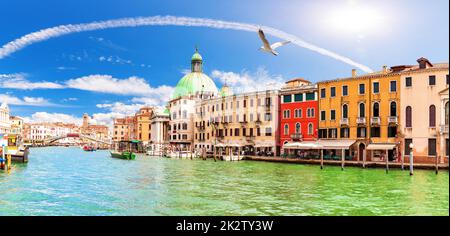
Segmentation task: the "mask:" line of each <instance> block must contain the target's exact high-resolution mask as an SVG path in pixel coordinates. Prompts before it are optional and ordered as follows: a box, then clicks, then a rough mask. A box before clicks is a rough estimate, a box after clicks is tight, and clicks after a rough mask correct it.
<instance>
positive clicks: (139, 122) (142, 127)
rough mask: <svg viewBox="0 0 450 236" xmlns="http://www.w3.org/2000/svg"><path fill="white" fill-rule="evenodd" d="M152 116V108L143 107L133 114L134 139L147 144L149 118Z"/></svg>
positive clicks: (149, 130)
mask: <svg viewBox="0 0 450 236" xmlns="http://www.w3.org/2000/svg"><path fill="white" fill-rule="evenodd" d="M152 115H153V107H143V108H141V109H139V111H138V112H137V113H136V114H135V121H136V123H135V126H136V127H135V130H136V137H135V139H137V140H140V141H142V142H143V143H144V144H148V143H149V141H150V140H151V125H152V124H151V121H150V120H151V117H152Z"/></svg>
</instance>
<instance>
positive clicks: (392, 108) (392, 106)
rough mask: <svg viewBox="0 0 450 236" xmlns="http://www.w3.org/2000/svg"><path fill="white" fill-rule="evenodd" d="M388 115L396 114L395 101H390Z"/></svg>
mask: <svg viewBox="0 0 450 236" xmlns="http://www.w3.org/2000/svg"><path fill="white" fill-rule="evenodd" d="M390 115H391V116H397V103H396V102H391V109H390Z"/></svg>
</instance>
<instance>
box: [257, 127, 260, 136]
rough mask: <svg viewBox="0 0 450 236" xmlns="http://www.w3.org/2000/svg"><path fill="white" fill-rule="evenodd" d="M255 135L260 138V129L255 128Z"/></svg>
mask: <svg viewBox="0 0 450 236" xmlns="http://www.w3.org/2000/svg"><path fill="white" fill-rule="evenodd" d="M256 135H257V136H261V128H256Z"/></svg>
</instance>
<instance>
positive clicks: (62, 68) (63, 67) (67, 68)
mask: <svg viewBox="0 0 450 236" xmlns="http://www.w3.org/2000/svg"><path fill="white" fill-rule="evenodd" d="M56 69H58V70H75V69H76V68H75V67H67V66H58V67H56Z"/></svg>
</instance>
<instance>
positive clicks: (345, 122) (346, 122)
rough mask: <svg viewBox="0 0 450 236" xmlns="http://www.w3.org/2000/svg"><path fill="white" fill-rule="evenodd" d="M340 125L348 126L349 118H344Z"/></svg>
mask: <svg viewBox="0 0 450 236" xmlns="http://www.w3.org/2000/svg"><path fill="white" fill-rule="evenodd" d="M340 123H341V125H348V118H342V119H341V122H340Z"/></svg>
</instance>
